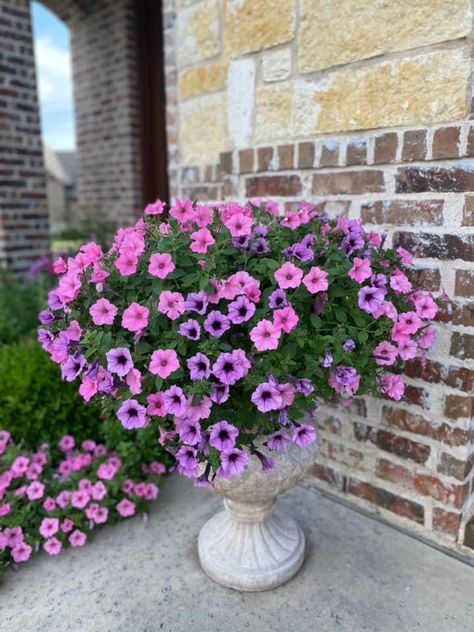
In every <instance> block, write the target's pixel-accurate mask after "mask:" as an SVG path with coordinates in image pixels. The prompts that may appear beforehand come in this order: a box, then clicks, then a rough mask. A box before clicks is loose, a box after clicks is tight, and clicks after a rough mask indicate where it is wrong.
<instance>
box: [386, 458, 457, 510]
mask: <svg viewBox="0 0 474 632" xmlns="http://www.w3.org/2000/svg"><path fill="white" fill-rule="evenodd" d="M376 473H377V476H378V477H379V478H382V479H384V480H387V481H390V482H391V483H395V484H397V485H402V486H403V487H406V488H408V489H410V490H412V491H414V492H416V493H418V494H420V495H422V496H430V497H431V498H433V499H434V500H437V501H439V502H442V503H444V504H451V505H453V506H454V507H456V508H460V507H461V506H462V504H463V502H464V498H465V494H466V487H465V486H464V485H458V484H451V483H443V482H442V481H441V480H440V479H439V478H437V477H436V476H431V475H428V474H424V473H420V472H411V471H410V470H408V469H407V468H406V467H403V466H402V465H398V464H396V463H392V462H391V461H388V460H387V459H378V460H377V466H376Z"/></svg>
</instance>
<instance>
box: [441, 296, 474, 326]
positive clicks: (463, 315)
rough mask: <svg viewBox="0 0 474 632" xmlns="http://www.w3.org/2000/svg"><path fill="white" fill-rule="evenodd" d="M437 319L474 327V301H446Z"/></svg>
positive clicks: (442, 321)
mask: <svg viewBox="0 0 474 632" xmlns="http://www.w3.org/2000/svg"><path fill="white" fill-rule="evenodd" d="M436 321H437V322H440V323H452V324H453V325H462V326H463V327H474V301H472V302H470V303H463V304H460V303H456V302H455V301H450V302H446V303H444V304H443V305H442V306H441V308H440V310H439V312H438V314H437V316H436Z"/></svg>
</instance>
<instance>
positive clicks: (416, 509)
mask: <svg viewBox="0 0 474 632" xmlns="http://www.w3.org/2000/svg"><path fill="white" fill-rule="evenodd" d="M347 492H348V493H349V494H352V495H354V496H357V497H358V498H362V499H363V500H367V501H369V502H370V503H372V504H375V505H377V506H378V507H382V508H383V509H387V510H388V511H391V512H393V513H396V514H397V515H399V516H402V517H404V518H409V519H410V520H413V521H415V522H418V523H419V524H423V522H424V508H423V506H422V505H420V504H418V503H416V502H413V501H411V500H408V499H407V498H403V497H402V496H397V495H396V494H393V493H392V492H389V491H387V490H386V489H381V488H378V487H374V486H373V485H371V484H370V483H365V482H363V481H360V480H358V479H356V478H348V480H347Z"/></svg>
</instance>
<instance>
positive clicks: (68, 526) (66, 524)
mask: <svg viewBox="0 0 474 632" xmlns="http://www.w3.org/2000/svg"><path fill="white" fill-rule="evenodd" d="M73 529H74V522H73V521H72V520H71V519H70V518H65V519H64V520H63V521H62V523H61V531H62V532H63V533H69V532H70V531H72V530H73Z"/></svg>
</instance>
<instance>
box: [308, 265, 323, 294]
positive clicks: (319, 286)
mask: <svg viewBox="0 0 474 632" xmlns="http://www.w3.org/2000/svg"><path fill="white" fill-rule="evenodd" d="M303 285H304V286H305V287H306V289H307V290H308V292H310V293H311V294H317V293H318V292H325V291H326V290H327V289H328V287H329V283H328V273H327V272H325V271H324V270H321V268H318V267H317V266H313V267H312V268H311V270H310V271H309V272H308V274H307V275H306V276H305V277H304V278H303Z"/></svg>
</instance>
